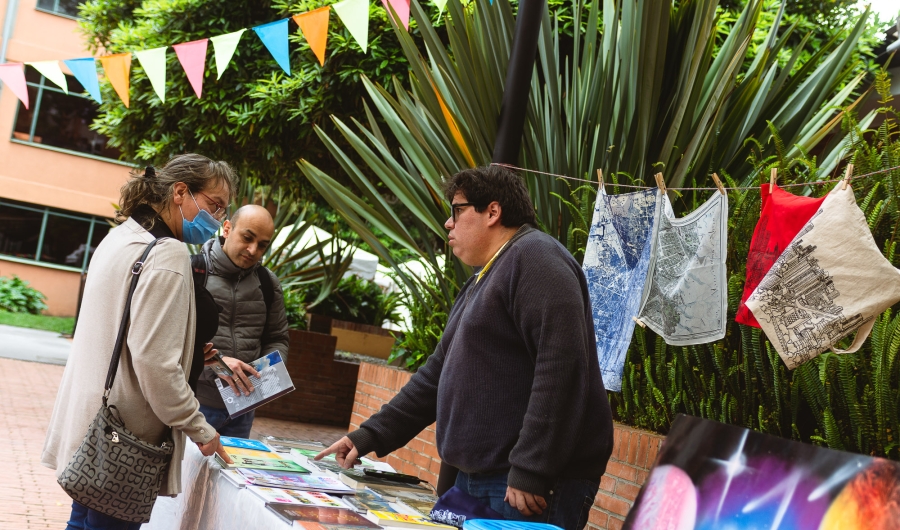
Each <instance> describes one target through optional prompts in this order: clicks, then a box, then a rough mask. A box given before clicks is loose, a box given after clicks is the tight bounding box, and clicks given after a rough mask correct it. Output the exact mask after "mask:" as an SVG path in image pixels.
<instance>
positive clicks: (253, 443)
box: [219, 436, 271, 451]
mask: <svg viewBox="0 0 900 530" xmlns="http://www.w3.org/2000/svg"><path fill="white" fill-rule="evenodd" d="M219 441H220V442H222V445H224V446H225V447H239V448H241V449H255V450H257V451H271V449H269V447H268V446H266V444H264V443H262V442H260V441H259V440H248V439H246V438H232V437H231V436H220V437H219Z"/></svg>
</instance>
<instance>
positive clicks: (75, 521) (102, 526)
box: [66, 501, 141, 530]
mask: <svg viewBox="0 0 900 530" xmlns="http://www.w3.org/2000/svg"><path fill="white" fill-rule="evenodd" d="M140 527H141V523H129V522H128V521H123V520H121V519H116V518H115V517H110V516H108V515H104V514H102V513H100V512H98V511H95V510H92V509H90V508H88V507H87V506H82V505H81V504H78V503H77V502H74V501H73V502H72V515H70V516H69V522H68V523H67V526H66V530H139V529H140Z"/></svg>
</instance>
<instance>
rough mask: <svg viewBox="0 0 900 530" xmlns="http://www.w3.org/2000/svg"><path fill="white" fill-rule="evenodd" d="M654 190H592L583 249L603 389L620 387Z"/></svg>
mask: <svg viewBox="0 0 900 530" xmlns="http://www.w3.org/2000/svg"><path fill="white" fill-rule="evenodd" d="M660 195H661V193H660V192H659V190H656V189H653V190H644V191H638V192H635V193H623V194H620V195H612V196H611V195H607V194H606V192H605V191H604V190H603V188H601V189H600V191H599V192H598V193H597V202H596V203H595V204H594V216H593V219H592V221H591V231H590V234H589V236H588V242H587V248H586V249H585V254H584V265H583V267H584V275H585V277H586V278H587V283H588V291H589V293H590V297H591V311H592V312H593V315H594V333H595V335H596V338H597V356H598V358H599V360H600V373H601V374H602V375H603V385H604V386H605V387H606V389H607V390H612V391H614V392H619V391H621V390H622V372H623V371H624V369H625V354H626V353H627V352H628V345H629V344H630V343H631V335H632V334H633V333H634V320H633V319H634V318H635V317H636V316H637V314H638V309H639V308H640V303H641V294H642V292H643V289H644V282H645V280H646V279H647V270H648V268H649V266H650V257H651V255H652V250H653V249H652V245H653V239H654V235H655V234H654V232H655V230H656V224H657V218H658V217H659V197H660Z"/></svg>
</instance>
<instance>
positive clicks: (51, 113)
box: [13, 68, 119, 159]
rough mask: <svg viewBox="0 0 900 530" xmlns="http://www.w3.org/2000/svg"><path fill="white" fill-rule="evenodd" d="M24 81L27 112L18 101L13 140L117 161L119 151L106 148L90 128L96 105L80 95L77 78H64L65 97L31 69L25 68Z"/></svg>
mask: <svg viewBox="0 0 900 530" xmlns="http://www.w3.org/2000/svg"><path fill="white" fill-rule="evenodd" d="M25 80H26V82H27V84H28V99H29V101H31V105H30V106H31V109H26V108H25V107H24V106H23V105H22V102H21V101H20V102H19V110H18V113H17V114H16V127H15V130H14V131H13V138H15V139H16V140H21V141H23V142H30V143H35V144H42V145H49V146H52V147H58V148H60V149H67V150H69V151H77V152H79V153H86V154H89V155H94V156H100V157H104V158H114V159H118V157H119V150H118V149H115V148H112V147H108V146H107V145H106V140H107V139H106V137H105V136H103V135H101V134H99V133H97V132H95V131H92V130H91V129H90V125H91V122H92V121H94V117H95V116H96V115H97V104H96V103H94V101H93V100H92V99H90V98H88V97H87V96H82V95H81V93H82V92H84V87H82V86H81V83H79V82H78V80H77V79H75V78H74V77H73V76H70V75H67V76H66V82H67V84H68V87H69V94H68V95H67V94H66V93H65V92H63V91H62V90H60V88H59V87H57V86H56V85H54V84H53V83H52V82H49V81H47V80H46V79H45V78H44V76H42V75H41V74H40V73H38V72H37V71H36V70H35V69H34V68H26V70H25Z"/></svg>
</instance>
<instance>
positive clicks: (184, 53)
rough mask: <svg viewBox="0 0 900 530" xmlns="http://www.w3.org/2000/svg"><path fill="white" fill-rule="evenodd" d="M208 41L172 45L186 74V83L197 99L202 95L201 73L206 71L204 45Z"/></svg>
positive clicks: (201, 40)
mask: <svg viewBox="0 0 900 530" xmlns="http://www.w3.org/2000/svg"><path fill="white" fill-rule="evenodd" d="M208 41H209V39H200V40H195V41H192V42H183V43H181V44H173V45H172V47H173V48H175V54H176V55H178V60H179V61H180V62H181V67H182V68H184V73H186V74H187V77H188V81H190V82H191V87H193V89H194V93H195V94H197V97H198V98H199V97H201V96H202V94H203V71H204V70H205V69H206V45H207V42H208Z"/></svg>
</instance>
